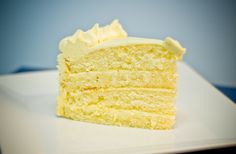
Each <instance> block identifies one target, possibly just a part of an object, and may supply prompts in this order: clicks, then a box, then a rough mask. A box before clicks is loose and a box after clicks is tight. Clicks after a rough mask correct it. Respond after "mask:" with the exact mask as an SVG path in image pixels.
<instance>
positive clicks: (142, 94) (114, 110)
mask: <svg viewBox="0 0 236 154" xmlns="http://www.w3.org/2000/svg"><path fill="white" fill-rule="evenodd" d="M59 48H60V51H61V53H60V54H59V55H58V64H59V65H58V69H59V75H60V76H59V81H60V93H59V97H58V104H57V115H58V116H62V117H66V118H70V119H74V120H79V121H86V122H93V123H98V124H107V125H117V126H129V127H140V128H148V129H171V128H173V125H174V123H175V115H176V110H175V98H176V79H177V74H176V62H177V61H178V60H180V59H181V58H182V56H183V54H184V52H185V49H184V48H183V47H182V46H181V45H180V44H179V43H178V42H177V41H175V40H173V39H172V38H169V37H168V38H166V39H165V40H164V41H162V40H156V39H147V38H135V37H127V33H126V32H125V31H124V30H123V28H122V26H121V25H120V24H119V22H118V20H114V21H113V22H112V23H111V24H110V25H108V26H105V27H99V25H98V24H96V25H95V26H94V27H93V28H92V29H90V30H88V31H86V32H83V31H81V30H78V31H76V32H75V33H74V34H73V35H72V36H69V37H66V38H64V39H63V40H62V41H61V42H60V45H59Z"/></svg>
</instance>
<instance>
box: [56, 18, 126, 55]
mask: <svg viewBox="0 0 236 154" xmlns="http://www.w3.org/2000/svg"><path fill="white" fill-rule="evenodd" d="M126 37H127V33H126V32H125V31H124V29H123V28H122V26H121V24H120V23H119V21H118V20H113V21H112V23H111V24H110V25H107V26H104V27H99V24H95V25H94V26H93V27H92V28H91V29H90V30H88V31H86V32H84V31H82V30H80V29H79V30H77V31H76V32H75V33H74V34H73V35H72V36H69V37H66V38H64V39H63V40H62V41H61V42H60V44H59V49H60V50H61V51H62V52H67V51H68V50H70V52H81V53H83V52H84V51H85V50H87V49H88V48H92V47H94V46H96V45H99V44H101V43H103V42H105V41H109V40H112V39H121V38H126Z"/></svg>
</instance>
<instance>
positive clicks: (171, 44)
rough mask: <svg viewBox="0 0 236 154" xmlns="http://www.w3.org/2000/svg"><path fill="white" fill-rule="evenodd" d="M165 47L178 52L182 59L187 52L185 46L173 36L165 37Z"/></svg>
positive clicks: (175, 52)
mask: <svg viewBox="0 0 236 154" xmlns="http://www.w3.org/2000/svg"><path fill="white" fill-rule="evenodd" d="M163 47H164V48H166V49H167V50H169V51H171V52H173V53H174V54H176V55H177V56H178V57H179V58H180V59H181V58H182V56H183V54H184V53H185V52H186V49H185V48H183V47H182V46H181V44H180V43H179V42H178V41H177V40H174V39H172V38H171V37H167V38H165V40H164V42H163Z"/></svg>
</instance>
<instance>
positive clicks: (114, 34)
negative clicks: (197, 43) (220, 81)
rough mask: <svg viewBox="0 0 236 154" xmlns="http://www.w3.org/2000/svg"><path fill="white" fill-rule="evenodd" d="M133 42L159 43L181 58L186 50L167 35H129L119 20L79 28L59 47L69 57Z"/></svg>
mask: <svg viewBox="0 0 236 154" xmlns="http://www.w3.org/2000/svg"><path fill="white" fill-rule="evenodd" d="M132 44H158V45H161V46H163V47H164V48H165V49H166V50H168V51H170V52H173V53H175V54H176V55H177V56H178V57H180V59H181V58H182V55H183V54H184V53H185V51H186V49H185V48H183V47H182V46H181V45H180V43H179V42H178V41H176V40H174V39H172V38H170V37H167V38H166V39H165V40H164V41H162V40H158V39H148V38H136V37H128V36H127V33H126V32H125V31H124V29H123V28H122V26H121V24H120V23H119V21H118V20H114V21H112V23H111V24H110V25H107V26H104V27H100V26H99V24H95V25H94V26H93V27H92V28H91V29H90V30H88V31H86V32H84V31H82V30H80V29H79V30H77V31H76V32H75V33H74V34H73V35H72V36H68V37H66V38H64V39H62V40H61V42H60V44H59V49H60V51H61V52H62V53H64V54H66V55H68V56H69V57H80V56H82V55H84V54H86V53H88V52H91V51H94V50H97V49H101V48H107V47H115V46H125V45H132Z"/></svg>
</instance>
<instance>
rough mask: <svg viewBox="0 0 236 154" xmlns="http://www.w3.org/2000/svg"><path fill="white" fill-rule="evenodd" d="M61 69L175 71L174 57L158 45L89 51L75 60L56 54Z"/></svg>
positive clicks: (77, 70)
mask: <svg viewBox="0 0 236 154" xmlns="http://www.w3.org/2000/svg"><path fill="white" fill-rule="evenodd" d="M58 63H59V65H60V66H61V65H62V67H60V69H63V70H62V71H65V72H69V73H78V72H88V71H107V70H137V71H142V70H143V71H165V72H166V71H169V72H171V73H175V72H176V57H175V55H174V54H173V53H170V52H168V51H167V50H166V49H165V48H163V47H161V46H159V45H152V44H150V45H129V46H121V47H111V48H105V49H99V50H95V51H93V52H90V53H88V54H86V55H84V56H82V57H81V58H79V59H78V60H76V61H73V60H72V59H69V58H68V57H66V56H65V55H63V54H61V55H59V56H58Z"/></svg>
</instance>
